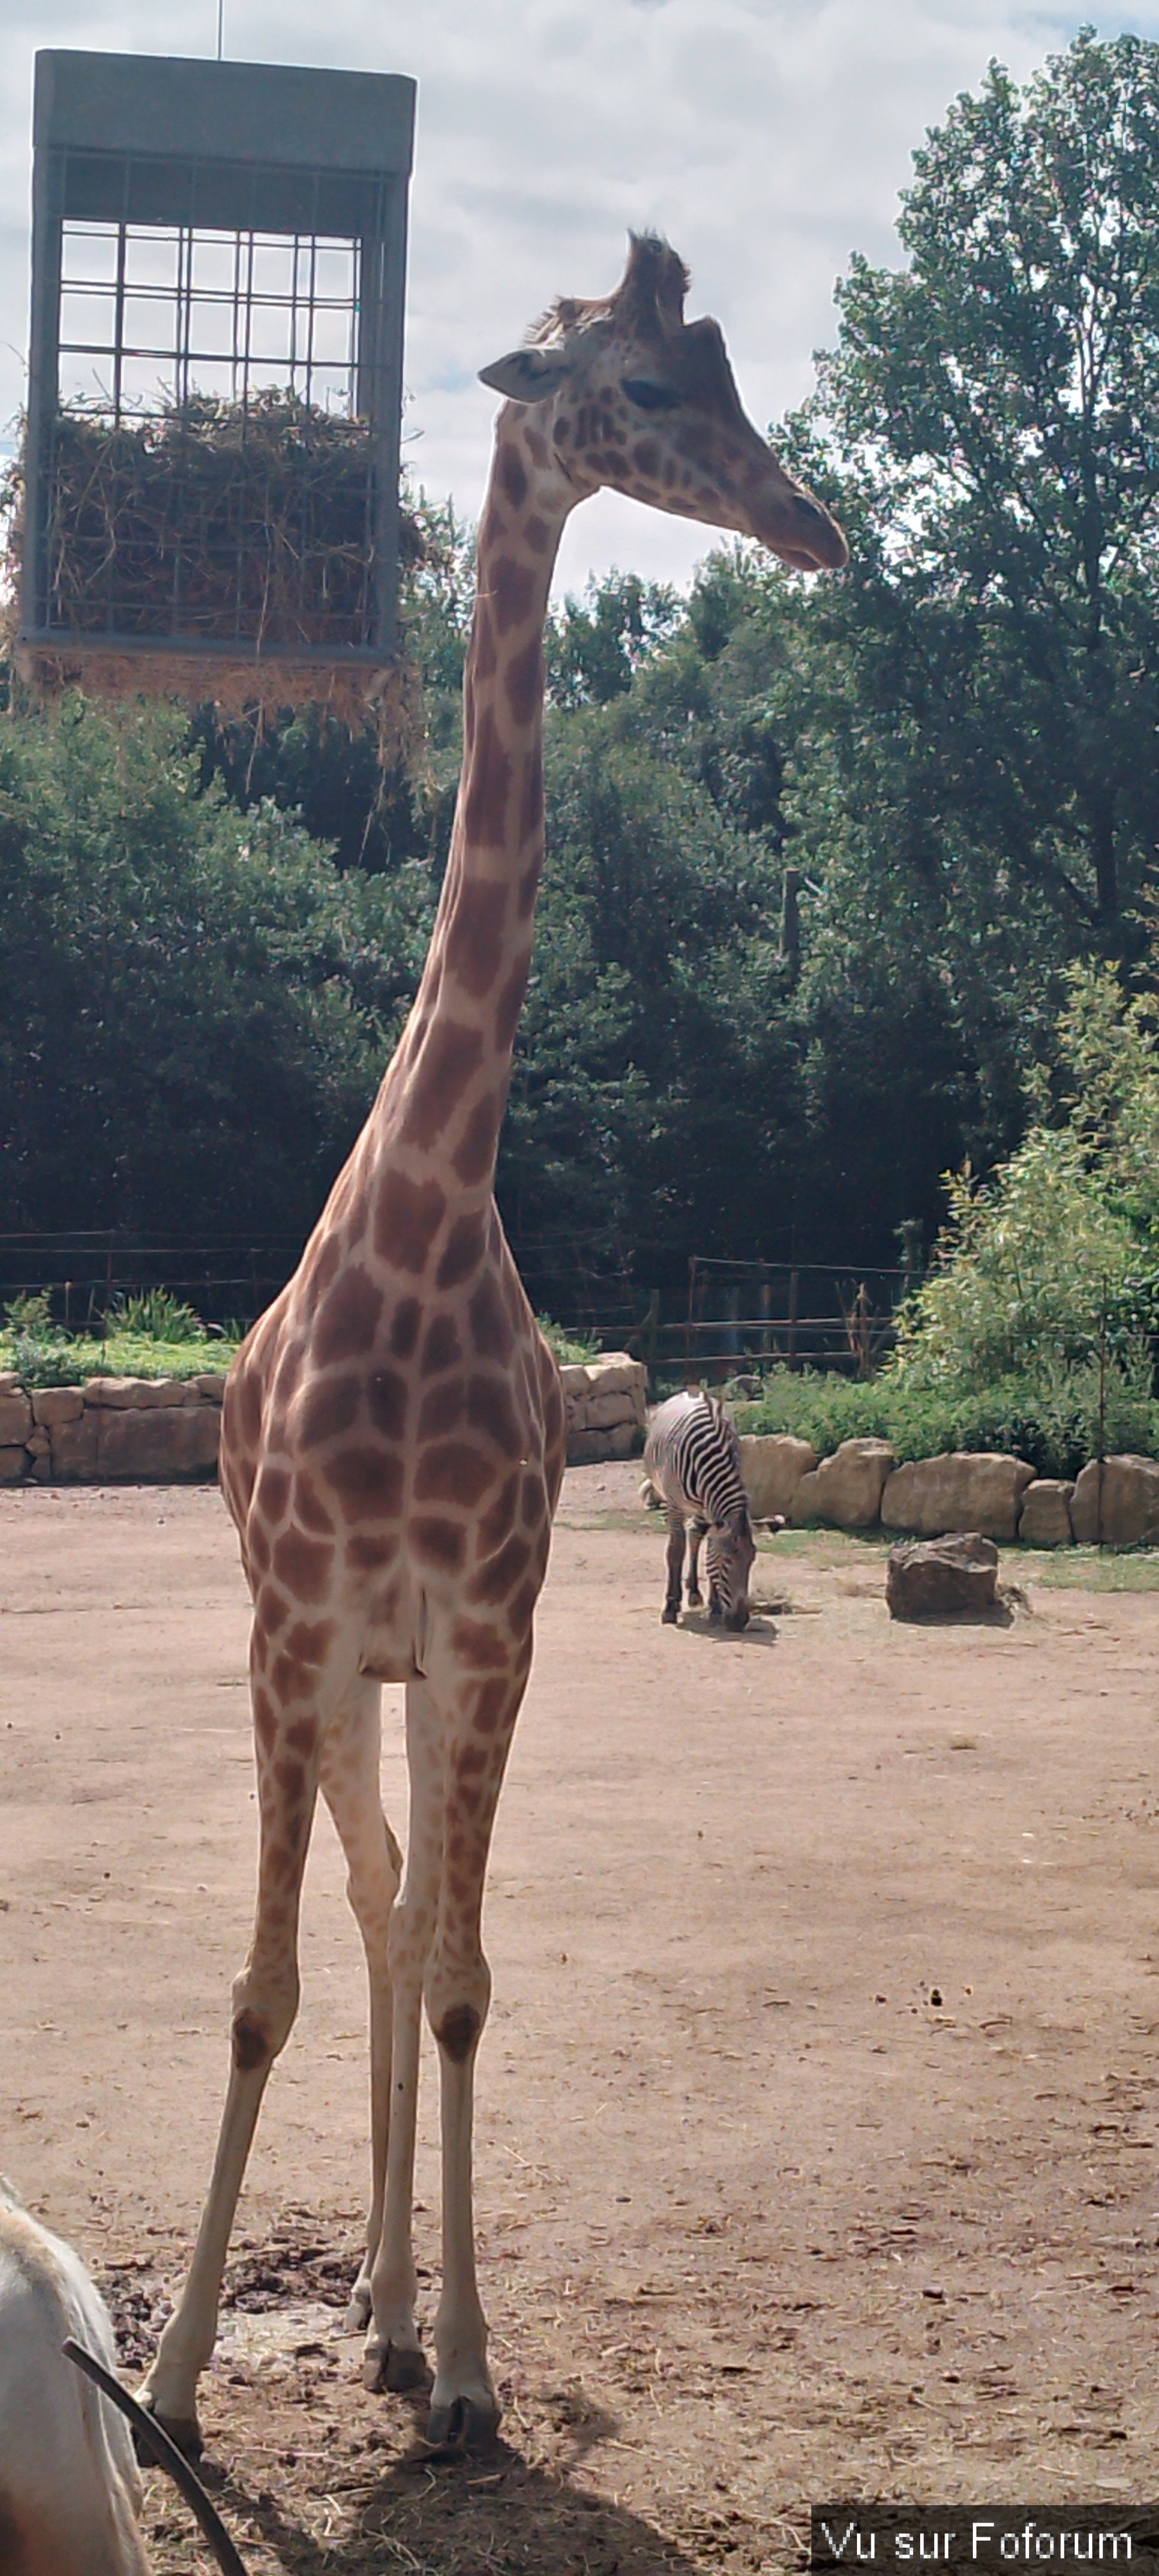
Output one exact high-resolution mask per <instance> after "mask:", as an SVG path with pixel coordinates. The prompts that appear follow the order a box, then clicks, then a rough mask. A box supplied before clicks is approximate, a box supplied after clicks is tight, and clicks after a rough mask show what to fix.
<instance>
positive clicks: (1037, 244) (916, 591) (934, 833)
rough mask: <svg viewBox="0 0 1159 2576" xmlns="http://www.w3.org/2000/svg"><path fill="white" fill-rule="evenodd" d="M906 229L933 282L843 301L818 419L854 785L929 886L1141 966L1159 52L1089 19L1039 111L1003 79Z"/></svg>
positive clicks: (957, 112) (874, 287)
mask: <svg viewBox="0 0 1159 2576" xmlns="http://www.w3.org/2000/svg"><path fill="white" fill-rule="evenodd" d="M898 229H899V233H900V236H901V240H902V243H903V246H904V248H905V249H906V251H907V252H908V254H909V264H908V266H907V267H906V268H905V269H903V270H901V271H892V270H888V269H875V268H872V267H871V266H870V265H869V264H868V262H867V261H865V260H864V259H861V258H855V259H854V261H853V263H852V265H851V268H850V272H849V275H848V277H847V278H846V279H845V280H844V282H843V283H842V285H841V286H840V287H839V289H838V304H839V310H840V316H841V321H840V334H839V341H838V346H837V349H836V350H835V351H834V352H833V353H832V354H831V355H830V356H829V357H828V358H827V359H826V360H824V361H823V363H822V367H821V379H820V388H819V393H818V396H817V398H816V401H815V403H814V405H813V406H812V407H811V408H810V411H809V413H808V416H807V418H806V419H804V420H803V421H802V422H801V423H799V424H798V439H799V444H800V445H801V446H803V447H812V448H813V449H814V450H819V451H820V452H821V454H822V456H823V457H827V459H828V463H829V470H830V473H831V474H834V473H835V475H836V478H837V481H838V483H839V484H840V487H841V505H842V506H843V507H844V509H845V511H846V514H847V516H848V517H849V519H850V520H851V522H852V523H853V532H854V564H855V570H854V574H853V577H852V579H851V581H850V582H849V584H848V585H847V593H846V596H847V610H846V615H845V618H844V620H843V625H844V630H845V641H846V645H847V648H848V649H849V651H850V653H851V660H852V668H851V671H850V673H849V686H848V695H849V697H850V699H851V701H852V702H853V704H851V705H850V707H849V709H848V711H847V716H846V722H845V724H844V726H843V727H842V728H840V729H839V732H838V742H839V747H840V748H839V758H840V766H841V772H842V778H843V782H844V785H845V788H846V791H847V793H853V792H855V790H856V788H857V786H858V782H860V784H861V787H862V789H863V791H864V795H863V810H864V803H865V802H866V801H867V802H868V803H869V805H870V807H871V808H872V807H874V806H876V807H877V825H878V828H883V827H884V826H885V825H886V822H887V815H889V814H890V813H892V818H893V826H894V832H895V836H896V840H897V843H898V846H899V848H900V851H901V853H902V854H903V856H904V857H905V858H906V859H907V860H908V863H909V865H910V867H911V868H912V869H913V870H915V871H917V872H919V873H920V872H922V871H923V870H924V871H925V872H926V873H927V874H936V873H937V871H938V870H939V868H941V869H945V868H946V867H947V866H949V867H950V868H951V869H956V870H957V871H958V872H959V873H960V872H961V871H962V870H963V869H964V870H966V871H967V872H969V873H971V874H972V875H973V876H974V878H975V879H976V889H977V892H976V899H978V900H980V901H981V904H982V907H983V909H984V910H985V909H989V908H991V907H994V906H996V905H997V906H1000V905H1001V903H1002V902H1003V900H1004V899H1005V897H1006V893H1007V889H1009V890H1010V893H1011V896H1012V900H1013V903H1014V906H1015V909H1018V908H1019V907H1020V906H1022V905H1023V904H1025V903H1026V902H1027V901H1029V902H1030V903H1031V905H1032V908H1034V909H1037V910H1041V908H1042V907H1044V906H1045V908H1046V911H1047V912H1048V914H1050V915H1052V916H1053V918H1054V921H1055V922H1056V924H1057V925H1058V928H1059V930H1060V931H1061V935H1062V943H1063V945H1064V947H1073V945H1074V944H1075V942H1076V941H1077V940H1079V939H1083V940H1085V941H1087V942H1088V943H1090V942H1092V941H1094V942H1095V943H1097V944H1098V945H1099V946H1100V947H1101V948H1102V949H1103V950H1104V951H1105V952H1107V953H1111V954H1123V953H1129V952H1131V951H1132V950H1133V949H1135V948H1137V946H1138V944H1139V934H1138V932H1137V929H1136V926H1135V924H1134V921H1133V919H1132V915H1133V912H1134V909H1135V907H1137V905H1138V902H1139V900H1140V895H1141V891H1142V889H1143V887H1144V885H1145V883H1146V880H1147V876H1148V872H1149V870H1150V868H1151V866H1152V864H1153V859H1154V852H1155V845H1156V837H1157V834H1159V773H1157V765H1156V761H1155V742H1156V726H1157V724H1159V589H1157V574H1159V438H1157V436H1156V430H1155V423H1156V419H1157V418H1159V46H1156V45H1154V44H1148V43H1144V42H1143V41H1142V40H1140V39H1139V38H1137V37H1134V36H1121V37H1118V38H1116V39H1115V40H1114V41H1113V42H1110V43H1100V42H1098V41H1097V40H1096V38H1095V36H1094V35H1093V33H1092V31H1091V30H1090V29H1086V30H1084V31H1083V32H1082V33H1081V34H1080V35H1079V36H1078V38H1077V39H1076V41H1075V42H1074V44H1073V45H1072V46H1071V47H1070V48H1069V50H1068V52H1067V53H1065V54H1064V55H1061V56H1059V57H1056V58H1055V59H1053V60H1052V61H1051V62H1050V63H1048V65H1047V67H1046V69H1045V70H1044V71H1043V72H1041V73H1040V74H1038V75H1037V76H1036V77H1035V78H1034V79H1033V80H1032V81H1031V82H1030V83H1029V85H1028V86H1027V88H1026V89H1025V90H1024V91H1023V92H1021V93H1020V92H1019V90H1018V89H1017V87H1016V86H1015V84H1014V83H1013V82H1012V81H1011V80H1010V78H1009V76H1008V75H1007V74H1006V73H1005V72H1004V71H1003V70H1002V69H1001V68H1000V67H999V66H998V65H996V64H995V65H992V66H991V69H990V73H989V76H988V78H987V80H986V81H985V83H984V85H983V87H982V91H981V93H980V95H979V96H978V97H976V98H975V97H970V96H964V97H961V98H959V99H958V100H957V101H956V103H955V104H954V106H953V107H952V108H951V109H950V111H949V114H948V115H947V117H946V120H945V122H944V124H943V125H942V126H941V127H940V128H938V129H937V130H935V131H934V132H933V133H931V134H930V136H929V137H928V140H927V142H926V145H925V147H924V149H923V150H921V151H920V152H918V153H917V154H916V155H915V178H914V183H913V185H912V187H911V188H910V189H909V190H908V191H907V192H906V195H905V197H904V200H903V209H902V214H901V218H900V221H899V226H898ZM822 479H823V476H822ZM871 665H872V667H871ZM854 705H855V707H856V713H854Z"/></svg>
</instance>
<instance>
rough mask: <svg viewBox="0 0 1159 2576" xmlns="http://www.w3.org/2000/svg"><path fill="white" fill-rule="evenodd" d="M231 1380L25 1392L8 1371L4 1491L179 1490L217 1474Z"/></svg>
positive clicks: (125, 1380)
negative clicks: (48, 1488) (225, 1400)
mask: <svg viewBox="0 0 1159 2576" xmlns="http://www.w3.org/2000/svg"><path fill="white" fill-rule="evenodd" d="M224 1392H225V1379H224V1377H218V1376H211V1375H208V1374H207V1375H204V1376H200V1377H193V1378H145V1377H90V1378H86V1380H85V1382H84V1385H83V1386H37V1387H33V1388H31V1389H25V1388H24V1387H23V1386H21V1384H20V1380H19V1378H17V1377H15V1376H14V1375H13V1374H12V1373H11V1371H9V1372H7V1373H4V1372H0V1485H20V1484H27V1483H31V1484H37V1485H115V1484H126V1485H141V1484H159V1485H171V1484H175V1483H179V1482H182V1481H184V1480H185V1479H186V1478H189V1477H194V1476H212V1475H213V1473H214V1471H215V1469H216V1466H217V1444H218V1437H219V1434H220V1431H221V1399H222V1396H223V1394H224Z"/></svg>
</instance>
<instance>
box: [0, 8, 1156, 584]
mask: <svg viewBox="0 0 1159 2576" xmlns="http://www.w3.org/2000/svg"><path fill="white" fill-rule="evenodd" d="M5 15H6V25H5V57H6V72H7V79H6V82H5V90H4V98H3V102H2V104H0V429H2V428H3V427H4V426H5V424H7V422H8V421H9V420H10V418H11V416H12V414H13V413H14V412H15V410H16V409H17V407H18V405H19V403H20V401H21V398H22V383H23V372H22V371H23V351H24V348H25V345H26V339H27V262H26V239H27V204H28V130H29V103H30V100H31V80H32V54H33V50H34V47H35V46H36V45H66V46H68V45H71V46H86V47H90V48H93V49H96V50H102V51H104V50H108V51H117V50H122V51H126V52H135V51H141V52H156V51H158V50H160V48H159V47H158V44H157V23H158V12H157V9H156V6H155V5H154V6H152V7H150V6H147V5H146V0H121V5H120V6H112V5H109V6H102V5H101V0H87V4H86V5H84V6H82V5H80V0H73V5H71V6H70V5H67V0H36V6H35V8H33V7H32V6H31V5H28V0H9V6H8V8H7V10H6V13H5ZM1085 15H1086V12H1085V11H1083V10H1082V9H1081V8H1079V9H1074V10H1071V9H1068V8H1066V7H1063V6H1056V7H1038V8H1035V7H1028V6H1025V5H1018V0H891V5H890V7H889V8H888V9H885V8H882V7H880V6H879V5H876V0H583V5H582V6H581V5H580V0H486V5H485V6H483V7H481V6H480V5H479V0H424V6H423V8H422V9H421V10H419V9H415V10H411V11H409V12H408V13H407V15H406V19H405V21H404V20H403V19H402V18H401V15H400V16H399V18H398V21H397V33H396V34H395V35H393V36H392V35H390V34H389V33H388V32H387V28H388V25H389V19H388V13H385V12H384V11H383V10H382V9H381V7H380V6H379V5H377V0H375V5H373V6H372V5H370V0H330V5H329V6H328V7H327V8H326V10H325V11H324V12H320V11H319V10H318V9H317V7H316V6H314V5H312V0H311V5H310V6H307V5H306V0H276V5H275V0H225V29H226V51H227V53H228V54H229V55H231V56H232V57H234V58H235V59H245V60H250V61H269V62H303V63H318V64H322V65H327V66H329V65H340V66H344V67H347V68H350V69H354V70H376V71H405V72H410V73H412V74H414V75H415V77H416V78H417V80H418V83H419V120H418V141H417V154H416V166H415V176H414V184H413V190H412V198H411V260H410V282H409V296H408V315H407V358H406V380H407V391H408V407H407V415H406V422H405V435H406V439H407V455H408V458H409V460H410V462H411V464H412V467H413V469H414V471H415V473H416V474H417V475H418V476H419V477H420V478H421V480H422V481H423V482H424V484H425V485H426V487H427V488H428V490H429V491H431V492H432V493H435V494H440V495H442V494H446V493H448V492H449V493H452V494H453V495H454V498H455V501H456V503H457V505H458V507H459V509H460V510H461V511H463V512H466V513H474V512H476V511H477V510H478V507H479V503H480V499H481V496H482V490H483V485H484V480H485V476H486V469H487V454H488V446H489V438H490V422H491V416H492V412H493V408H494V404H493V397H492V396H491V395H489V394H488V393H487V392H486V391H485V390H484V388H483V387H482V386H480V385H479V384H478V383H477V381H476V375H475V370H476V369H477V368H478V367H479V366H481V365H484V364H485V363H486V362H487V361H488V360H489V359H493V358H495V357H496V356H498V354H499V353H500V352H501V351H502V350H503V349H505V348H507V347H509V346H510V345H511V344H512V342H514V341H516V340H518V339H519V338H520V337H521V335H522V333H523V331H524V329H525V327H526V325H527V324H528V323H529V322H530V321H531V320H532V319H533V317H534V316H535V315H536V314H537V313H539V312H540V311H541V310H542V308H543V306H544V305H545V304H546V303H547V301H548V299H549V297H550V296H551V295H552V294H554V293H556V292H558V291H564V292H574V293H579V294H598V293H601V292H603V291H604V290H605V289H606V288H607V287H609V286H610V285H611V284H612V283H613V282H614V281H615V279H616V277H617V275H618V274H619V270H620V267H621V264H622V259H623V250H624V236H625V233H626V230H627V228H628V226H629V225H632V224H635V225H639V224H645V223H651V224H655V225H658V226H659V227H660V228H661V229H662V230H664V231H666V232H667V233H668V234H669V236H670V238H671V239H672V240H673V241H674V242H675V243H676V245H677V248H678V249H679V250H680V251H681V252H682V253H683V255H684V257H685V258H686V259H687V260H688V261H689V263H690V265H691V267H692V270H693V300H692V303H691V305H690V310H691V311H710V312H715V313H716V314H717V315H718V316H719V318H720V320H721V322H722V323H723V325H724V328H725V331H726V334H727V336H728V341H729V346H730V350H731V354H732V357H733V361H734V365H735V367H736V372H737V376H738V379H739V382H740V385H741V389H742V392H743V394H744V396H745V399H746V401H747V403H748V407H749V409H750V411H751V413H752V415H753V417H754V418H755V419H756V420H758V421H760V422H762V423H764V422H767V421H769V420H771V419H774V418H775V417H776V415H777V414H778V413H779V412H780V411H781V410H782V409H783V408H784V407H785V406H786V405H787V404H789V403H792V402H794V401H797V400H799V399H800V397H801V396H802V395H803V394H804V393H805V392H806V391H807V390H808V387H809V384H810V382H811V379H812V365H811V356H812V351H813V349H814V348H815V347H816V346H817V345H819V344H824V343H825V342H826V341H827V340H828V339H829V338H830V337H831V335H832V327H833V321H832V301H831V298H832V288H833V282H834V279H835V277H836V276H837V275H838V274H839V273H840V272H841V271H842V269H843V268H844V267H845V265H846V264H847V261H848V258H849V254H850V252H851V250H853V249H855V248H857V249H861V250H864V251H865V252H867V253H868V255H869V256H870V257H871V258H874V259H879V260H888V259H890V258H892V257H895V256H896V248H897V246H896V241H895V238H894V234H893V219H894V215H895V212H896V207H897V195H898V191H899V189H900V188H902V187H904V185H905V183H906V180H907V177H908V175H909V167H910V154H911V152H912V151H913V149H914V147H915V145H917V144H918V143H920V141H921V139H922V136H923V133H924V131H925V129H926V128H927V127H928V126H929V125H931V124H933V123H936V122H937V121H938V120H939V119H940V117H941V115H942V113H943V112H944V109H945V107H946V105H947V103H948V101H949V100H950V98H951V97H953V96H954V95H955V93H956V92H957V91H958V90H960V89H963V88H966V87H973V86H976V84H977V82H978V80H979V78H980V76H981V74H982V73H983V71H984V69H985V66H986V63H987V61H988V59H989V58H990V57H991V56H992V55H998V56H999V57H1000V58H1001V59H1002V60H1003V61H1005V62H1006V63H1008V64H1009V65H1010V68H1011V70H1012V71H1013V72H1014V73H1015V74H1016V76H1018V77H1023V76H1025V74H1026V73H1027V72H1028V71H1029V70H1030V69H1031V68H1032V67H1033V66H1034V65H1035V64H1036V63H1037V62H1040V61H1041V60H1042V59H1043V57H1044V55H1045V54H1046V53H1047V52H1049V51H1053V50H1055V49H1056V48H1057V47H1059V46H1060V45H1064V44H1066V43H1067V42H1068V40H1069V38H1070V37H1071V36H1072V35H1073V34H1074V32H1075V30H1076V28H1077V27H1078V26H1079V24H1080V23H1082V20H1083V17H1084V16H1085ZM1120 23H1121V22H1120V21H1118V20H1116V21H1114V22H1113V23H1111V22H1108V24H1107V26H1106V28H1105V32H1108V33H1113V32H1115V29H1116V28H1117V26H1118V25H1119V24H1120ZM1130 23H1132V24H1133V25H1134V26H1136V27H1137V28H1138V30H1139V32H1140V33H1143V34H1152V33H1155V32H1159V13H1157V12H1156V11H1154V10H1152V11H1146V12H1144V13H1143V14H1142V15H1136V16H1135V17H1134V18H1133V19H1132V20H1131V22H1130ZM215 31H216V0H169V5H168V6H167V7H166V10H165V12H164V32H165V47H164V50H165V51H167V52H173V53H181V52H185V53H191V54H199V55H205V54H207V53H211V52H212V50H213V46H214V40H215ZM271 140H272V139H271ZM255 141H260V142H261V144H262V145H263V146H265V145H266V141H267V139H266V138H265V137H261V138H255ZM704 546H705V540H704V535H703V532H701V531H697V530H694V529H692V528H690V527H685V526H682V525H681V523H680V522H679V521H676V520H673V519H670V518H663V517H659V516H652V515H649V514H646V513H645V512H643V511H641V510H639V509H638V508H636V507H635V506H634V505H633V504H631V503H628V502H625V501H621V500H617V499H616V498H615V497H614V496H611V495H604V496H602V497H601V498H600V499H599V500H598V501H595V502H591V503H588V504H586V505H585V507H584V508H583V510H581V511H578V512H577V513H576V515H575V517H574V518H573V520H572V522H571V525H570V527H569V530H568V533H567V537H566V540H565V546H564V551H563V556H562V559H561V582H562V583H563V584H564V585H565V586H567V587H575V586H577V585H579V584H581V583H582V581H583V579H584V577H585V575H586V574H587V573H588V572H589V571H591V570H595V571H600V570H603V569H605V568H606V567H607V566H608V565H609V564H610V563H613V562H620V563H624V564H627V563H631V564H632V565H633V566H635V567H636V568H638V569H639V570H640V571H641V572H643V573H645V574H648V575H650V576H652V577H654V578H657V579H677V580H678V579H682V578H684V577H685V576H686V575H687V573H688V572H689V571H690V569H691V567H692V565H693V564H694V562H695V561H696V560H697V559H698V557H699V556H700V555H701V554H703V552H704Z"/></svg>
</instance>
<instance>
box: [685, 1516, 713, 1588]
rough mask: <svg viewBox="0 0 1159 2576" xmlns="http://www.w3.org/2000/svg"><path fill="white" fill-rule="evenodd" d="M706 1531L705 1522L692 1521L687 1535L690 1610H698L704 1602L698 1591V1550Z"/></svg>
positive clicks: (706, 1525) (706, 1524)
mask: <svg viewBox="0 0 1159 2576" xmlns="http://www.w3.org/2000/svg"><path fill="white" fill-rule="evenodd" d="M707 1531H708V1523H707V1521H693V1524H692V1528H691V1530H690V1531H689V1534H688V1583H687V1587H686V1597H687V1601H688V1607H689V1609H690V1610H699V1609H700V1608H701V1607H702V1605H703V1601H704V1595H703V1593H702V1591H701V1589H700V1550H701V1547H702V1545H703V1543H704V1539H705V1537H706V1534H707Z"/></svg>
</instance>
